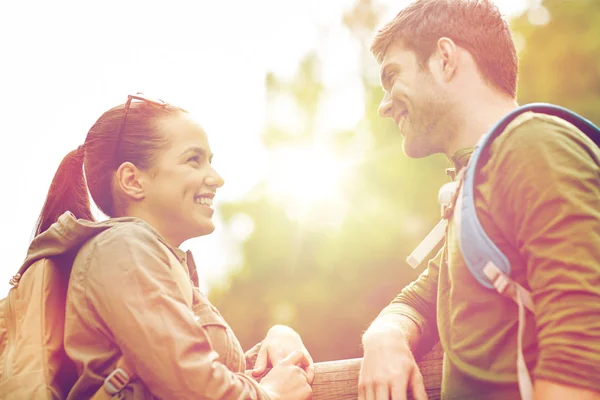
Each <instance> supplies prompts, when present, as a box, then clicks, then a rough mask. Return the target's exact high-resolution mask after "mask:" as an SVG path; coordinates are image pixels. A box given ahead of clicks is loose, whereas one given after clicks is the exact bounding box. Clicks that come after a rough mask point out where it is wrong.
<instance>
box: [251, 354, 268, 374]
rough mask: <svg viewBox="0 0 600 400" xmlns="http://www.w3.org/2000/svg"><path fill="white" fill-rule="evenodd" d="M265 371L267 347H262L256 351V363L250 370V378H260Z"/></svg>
mask: <svg viewBox="0 0 600 400" xmlns="http://www.w3.org/2000/svg"><path fill="white" fill-rule="evenodd" d="M266 369H267V346H262V347H261V348H260V350H259V351H258V356H257V357H256V362H255V363H254V369H253V370H252V376H254V377H257V376H261V375H262V374H263V373H264V372H265V370H266Z"/></svg>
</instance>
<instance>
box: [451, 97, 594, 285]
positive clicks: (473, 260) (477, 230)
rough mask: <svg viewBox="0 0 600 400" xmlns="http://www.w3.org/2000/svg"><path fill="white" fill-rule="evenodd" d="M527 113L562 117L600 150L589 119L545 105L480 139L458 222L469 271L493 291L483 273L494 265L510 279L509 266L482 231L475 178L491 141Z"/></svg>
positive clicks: (467, 174)
mask: <svg viewBox="0 0 600 400" xmlns="http://www.w3.org/2000/svg"><path fill="white" fill-rule="evenodd" d="M528 111H533V112H536V113H543V114H549V115H554V116H556V117H559V118H561V119H563V120H565V121H567V122H569V123H571V124H573V125H575V126H576V127H577V128H578V129H579V130H581V131H582V132H584V133H585V134H586V135H587V136H589V137H590V139H592V140H593V141H594V143H596V144H597V145H598V146H600V129H599V128H598V127H596V126H595V125H594V124H593V123H591V122H590V121H588V120H587V119H585V118H583V117H581V116H580V115H577V114H575V113H574V112H572V111H569V110H567V109H566V108H563V107H559V106H555V105H552V104H545V103H532V104H527V105H525V106H522V107H519V108H517V109H515V110H513V111H512V112H510V113H509V114H507V115H506V116H504V118H502V119H501V120H500V121H499V122H498V123H496V125H495V126H494V127H493V128H492V129H491V130H490V131H489V132H488V133H486V135H485V136H484V137H483V138H482V139H481V141H480V143H479V145H478V146H477V148H476V149H475V151H474V152H473V155H472V156H471V160H470V161H469V165H468V166H467V167H466V168H467V169H466V171H465V175H464V181H463V185H462V189H461V190H462V193H461V196H460V199H459V204H457V211H458V213H457V215H456V216H455V218H457V219H459V222H458V226H459V233H458V238H459V240H458V243H459V247H460V250H461V253H462V256H463V259H464V260H465V263H466V264H467V267H468V268H469V270H470V271H471V273H472V274H473V276H474V277H475V279H477V281H478V282H479V283H480V284H481V285H483V286H485V287H486V288H489V289H493V288H494V287H493V285H492V283H491V282H490V280H489V279H488V278H487V277H486V274H485V273H484V268H485V267H486V265H488V263H490V262H491V263H493V264H494V265H495V266H496V267H497V268H498V269H499V270H500V271H501V272H502V273H503V274H505V275H506V276H510V263H509V262H508V259H507V258H506V256H505V255H504V254H503V253H502V252H501V251H500V249H498V247H497V246H496V245H495V244H494V242H492V241H491V240H490V238H489V237H488V235H487V234H486V233H485V231H484V230H483V227H482V226H481V223H480V222H479V219H478V218H477V212H476V211H475V201H474V195H473V187H474V182H475V175H476V171H477V169H478V165H479V162H480V160H481V159H482V154H485V152H486V151H487V150H488V149H489V145H490V144H491V143H492V141H493V140H494V139H495V138H496V137H498V136H499V135H500V134H501V133H502V132H504V130H505V129H506V127H507V126H508V124H510V122H511V121H512V120H514V119H515V118H516V117H517V116H519V115H520V114H523V113H525V112H528Z"/></svg>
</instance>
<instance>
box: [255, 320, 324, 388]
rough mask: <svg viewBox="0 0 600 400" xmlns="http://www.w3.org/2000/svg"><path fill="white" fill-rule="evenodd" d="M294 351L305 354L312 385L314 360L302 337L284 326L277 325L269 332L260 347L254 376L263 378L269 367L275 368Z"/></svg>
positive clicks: (309, 380) (309, 379)
mask: <svg viewBox="0 0 600 400" xmlns="http://www.w3.org/2000/svg"><path fill="white" fill-rule="evenodd" d="M294 351H301V352H302V353H304V355H305V357H306V360H307V362H308V365H307V366H308V367H309V368H307V369H306V371H307V375H308V382H309V383H312V380H313V377H314V372H313V370H312V364H313V359H312V357H311V356H310V354H309V352H308V350H306V347H304V344H303V343H302V339H301V338H300V335H298V333H297V332H296V331H294V330H293V329H292V328H290V327H288V326H284V325H275V326H273V327H272V328H271V329H269V332H267V336H266V337H265V339H264V340H263V342H262V345H261V346H260V350H259V351H258V356H257V358H256V363H255V364H254V369H253V370H252V376H254V377H259V376H261V375H262V374H263V373H264V372H265V370H266V369H267V367H269V366H272V367H275V366H276V365H277V364H279V363H280V362H281V361H282V360H283V359H284V358H286V357H287V356H288V355H289V354H291V353H293V352H294Z"/></svg>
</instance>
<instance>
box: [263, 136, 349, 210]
mask: <svg viewBox="0 0 600 400" xmlns="http://www.w3.org/2000/svg"><path fill="white" fill-rule="evenodd" d="M272 161H273V162H272V164H271V165H272V168H271V169H270V171H268V177H267V191H268V192H269V195H270V196H272V197H273V198H275V199H277V200H280V201H284V202H288V203H293V204H295V205H296V206H302V207H312V206H317V205H326V204H329V205H331V204H336V203H340V202H342V193H341V183H342V172H343V170H344V163H343V162H342V161H341V160H338V159H337V158H336V157H335V156H334V154H333V153H332V152H330V151H327V149H324V148H320V147H309V146H305V147H287V148H282V149H279V150H275V151H274V154H273V160H272Z"/></svg>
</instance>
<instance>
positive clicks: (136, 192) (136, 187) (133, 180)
mask: <svg viewBox="0 0 600 400" xmlns="http://www.w3.org/2000/svg"><path fill="white" fill-rule="evenodd" d="M116 180H117V185H118V187H119V188H120V189H121V191H122V192H123V193H124V194H125V195H127V196H129V197H130V198H132V199H134V200H143V199H144V198H145V197H146V192H145V190H144V183H145V181H146V175H145V174H144V173H143V172H142V171H140V170H139V169H138V168H137V167H136V166H135V165H133V164H132V163H130V162H124V163H123V164H121V165H120V166H119V168H118V169H117V172H116Z"/></svg>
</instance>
